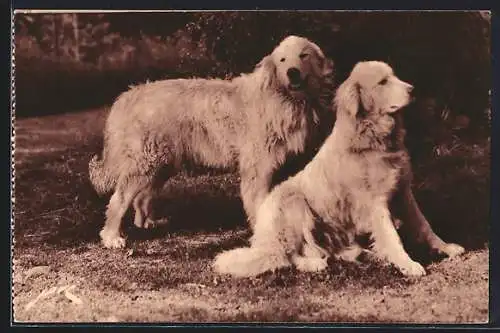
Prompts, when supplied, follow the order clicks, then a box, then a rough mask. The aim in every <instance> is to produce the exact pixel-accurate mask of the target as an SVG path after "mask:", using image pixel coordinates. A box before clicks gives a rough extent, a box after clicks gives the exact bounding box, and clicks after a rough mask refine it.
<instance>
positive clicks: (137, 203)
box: [133, 189, 154, 229]
mask: <svg viewBox="0 0 500 333" xmlns="http://www.w3.org/2000/svg"><path fill="white" fill-rule="evenodd" d="M152 200H153V197H152V193H151V190H149V189H146V190H143V191H141V192H139V193H138V194H137V195H136V197H135V198H134V201H133V207H134V210H135V217H134V224H135V226H136V227H138V228H145V229H148V228H151V227H153V226H154V221H153V220H152V218H151V214H152V210H153V206H152Z"/></svg>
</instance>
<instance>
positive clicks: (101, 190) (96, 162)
mask: <svg viewBox="0 0 500 333" xmlns="http://www.w3.org/2000/svg"><path fill="white" fill-rule="evenodd" d="M89 177H90V182H91V183H92V185H93V186H94V189H95V190H96V192H97V193H98V194H100V195H103V194H106V193H109V192H111V191H112V190H113V189H114V187H115V185H116V179H115V177H113V175H112V174H111V172H110V170H108V168H106V165H105V163H104V159H102V160H100V159H99V157H98V156H97V155H94V156H93V157H92V159H91V160H90V162H89Z"/></svg>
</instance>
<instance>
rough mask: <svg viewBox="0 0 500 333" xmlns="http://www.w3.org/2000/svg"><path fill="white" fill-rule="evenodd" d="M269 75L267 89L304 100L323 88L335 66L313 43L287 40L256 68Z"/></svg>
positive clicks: (304, 39)
mask: <svg viewBox="0 0 500 333" xmlns="http://www.w3.org/2000/svg"><path fill="white" fill-rule="evenodd" d="M256 68H257V69H261V70H263V71H265V73H266V84H267V86H270V85H273V84H274V85H276V87H277V88H278V89H280V90H282V91H284V92H286V93H288V94H289V95H291V96H294V97H301V96H306V95H308V94H311V93H314V92H315V91H318V90H319V89H320V88H321V84H322V82H323V80H324V78H325V77H328V76H329V75H331V74H332V72H333V62H332V61H331V60H330V59H328V58H326V57H325V55H324V54H323V51H322V50H321V49H320V48H319V46H318V45H316V44H315V43H313V42H311V41H310V40H308V39H306V38H303V37H297V36H288V37H286V38H285V39H283V40H282V41H281V43H280V44H279V45H278V46H277V47H276V48H275V49H274V50H273V52H272V53H271V54H270V55H268V56H266V57H264V59H262V61H261V62H260V63H259V64H258V65H257V66H256Z"/></svg>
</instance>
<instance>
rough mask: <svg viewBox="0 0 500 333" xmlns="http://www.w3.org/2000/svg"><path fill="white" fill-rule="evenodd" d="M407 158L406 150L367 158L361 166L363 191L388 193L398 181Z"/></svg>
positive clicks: (377, 194)
mask: <svg viewBox="0 0 500 333" xmlns="http://www.w3.org/2000/svg"><path fill="white" fill-rule="evenodd" d="M405 160H406V158H405V154H404V152H396V153H383V154H382V155H379V156H374V157H373V158H368V159H365V160H364V161H363V165H362V167H361V170H362V172H361V179H360V180H361V184H360V185H361V188H360V189H361V191H363V192H366V193H367V194H372V195H374V196H380V195H382V196H385V195H388V194H389V193H390V192H392V191H393V190H394V188H395V187H396V185H397V183H398V180H399V178H400V176H401V171H402V167H403V165H404V163H405Z"/></svg>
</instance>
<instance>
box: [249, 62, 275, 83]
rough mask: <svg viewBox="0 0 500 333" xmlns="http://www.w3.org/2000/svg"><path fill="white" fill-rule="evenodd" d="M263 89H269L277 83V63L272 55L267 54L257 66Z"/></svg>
mask: <svg viewBox="0 0 500 333" xmlns="http://www.w3.org/2000/svg"><path fill="white" fill-rule="evenodd" d="M254 72H256V73H257V75H258V80H259V82H260V86H261V89H262V90H265V89H268V88H270V87H272V86H274V85H275V84H276V65H275V64H274V61H273V59H272V57H271V55H267V56H265V57H264V58H263V59H262V60H261V61H260V62H259V63H258V64H257V65H256V66H255V71H254Z"/></svg>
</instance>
